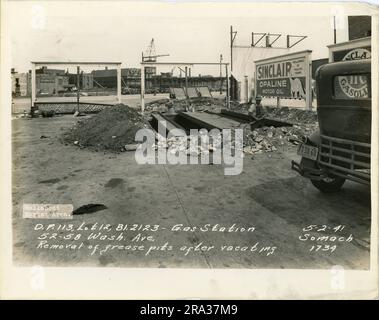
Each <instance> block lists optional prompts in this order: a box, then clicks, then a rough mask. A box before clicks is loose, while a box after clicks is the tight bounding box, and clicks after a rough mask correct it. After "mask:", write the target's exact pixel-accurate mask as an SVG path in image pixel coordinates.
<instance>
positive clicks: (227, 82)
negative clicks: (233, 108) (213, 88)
mask: <svg viewBox="0 0 379 320" xmlns="http://www.w3.org/2000/svg"><path fill="white" fill-rule="evenodd" d="M225 77H226V108H227V109H230V93H229V76H228V65H227V64H226V65H225Z"/></svg>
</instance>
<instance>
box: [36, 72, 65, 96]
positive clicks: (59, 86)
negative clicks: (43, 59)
mask: <svg viewBox="0 0 379 320" xmlns="http://www.w3.org/2000/svg"><path fill="white" fill-rule="evenodd" d="M68 79H69V77H68V76H67V75H66V72H65V70H59V69H48V68H47V67H41V68H40V69H37V70H36V90H37V95H55V94H58V92H60V91H64V90H65V88H67V86H68V84H69V82H68Z"/></svg>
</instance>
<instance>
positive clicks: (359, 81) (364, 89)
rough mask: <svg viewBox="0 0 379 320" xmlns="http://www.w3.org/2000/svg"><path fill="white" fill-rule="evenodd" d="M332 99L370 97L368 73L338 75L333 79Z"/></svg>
mask: <svg viewBox="0 0 379 320" xmlns="http://www.w3.org/2000/svg"><path fill="white" fill-rule="evenodd" d="M333 91H334V99H344V100H346V99H347V100H349V99H352V100H357V99H358V100H359V99H368V98H371V78H370V74H351V75H343V76H342V75H338V76H335V77H334V81H333Z"/></svg>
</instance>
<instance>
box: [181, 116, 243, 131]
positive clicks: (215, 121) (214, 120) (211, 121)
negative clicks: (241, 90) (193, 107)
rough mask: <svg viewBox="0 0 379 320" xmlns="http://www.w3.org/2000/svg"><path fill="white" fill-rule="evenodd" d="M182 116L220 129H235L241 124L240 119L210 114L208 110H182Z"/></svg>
mask: <svg viewBox="0 0 379 320" xmlns="http://www.w3.org/2000/svg"><path fill="white" fill-rule="evenodd" d="M181 115H182V116H185V117H186V118H187V119H190V120H192V121H196V122H198V123H205V124H207V125H208V127H213V128H218V129H233V128H238V127H240V125H241V122H240V121H236V120H233V119H229V118H225V117H222V116H219V115H217V114H210V113H206V112H182V113H181Z"/></svg>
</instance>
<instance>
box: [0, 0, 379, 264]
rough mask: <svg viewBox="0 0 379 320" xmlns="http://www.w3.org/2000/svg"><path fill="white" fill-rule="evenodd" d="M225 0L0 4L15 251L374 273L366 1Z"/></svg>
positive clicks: (43, 257) (35, 258)
mask: <svg viewBox="0 0 379 320" xmlns="http://www.w3.org/2000/svg"><path fill="white" fill-rule="evenodd" d="M227 8H230V4H229V7H226V6H225V4H218V3H208V4H206V5H205V4H200V3H179V1H178V2H174V3H170V2H163V1H162V2H161V1H152V2H149V3H148V4H146V3H143V4H142V3H136V2H131V1H115V2H113V1H109V2H108V1H38V2H34V1H6V12H7V17H6V18H7V21H6V26H7V32H6V36H7V39H8V42H7V43H8V44H9V50H8V51H7V52H9V53H10V58H9V61H10V64H11V66H10V67H11V68H10V69H9V70H8V69H3V68H2V72H7V77H8V79H9V87H11V95H12V98H11V104H9V105H4V106H2V107H3V108H8V109H9V110H8V111H9V113H10V114H11V133H10V139H11V157H12V164H11V165H12V190H11V197H12V213H11V217H12V218H11V220H12V225H11V229H12V244H11V246H12V263H13V265H14V266H18V267H32V266H40V267H91V268H92V267H97V268H126V269H127V268H141V269H143V268H157V269H158V268H175V269H178V268H179V269H201V270H204V269H244V270H246V269H249V270H258V269H278V270H279V269H285V270H286V269H301V270H315V269H316V270H332V269H338V270H364V271H368V270H370V267H372V265H370V254H371V250H370V249H371V248H372V243H371V242H372V241H371V231H372V228H371V223H372V218H373V211H372V205H371V200H372V195H371V191H370V190H371V189H370V188H371V174H370V172H371V166H372V164H371V160H370V159H371V154H372V150H371V143H372V133H371V131H372V125H371V122H372V107H374V106H372V92H373V90H372V79H373V73H376V76H377V69H376V70H375V69H373V68H372V66H371V56H372V45H373V42H375V41H377V39H376V40H375V39H374V38H372V35H371V33H372V26H373V25H375V23H377V21H376V20H375V19H374V18H375V17H374V15H375V14H377V13H378V10H377V7H376V6H375V5H373V4H368V3H315V2H312V3H287V4H283V3H271V4H270V5H268V4H266V3H262V2H252V3H244V4H236V8H235V10H233V9H231V10H229V9H227ZM375 21H376V22H375ZM374 22H375V23H374ZM376 54H377V53H376ZM373 55H375V54H373Z"/></svg>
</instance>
